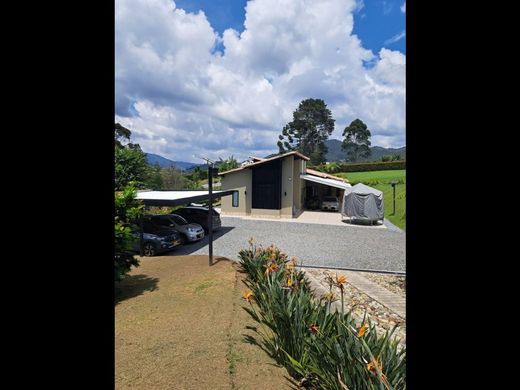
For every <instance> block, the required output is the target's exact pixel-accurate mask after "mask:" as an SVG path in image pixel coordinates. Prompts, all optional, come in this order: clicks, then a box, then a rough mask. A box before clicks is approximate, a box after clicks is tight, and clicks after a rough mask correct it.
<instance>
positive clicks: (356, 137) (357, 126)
mask: <svg viewBox="0 0 520 390" xmlns="http://www.w3.org/2000/svg"><path fill="white" fill-rule="evenodd" d="M343 136H344V137H345V138H344V139H343V143H342V145H341V148H342V149H343V150H344V151H345V152H346V154H347V161H350V162H356V161H357V160H358V159H359V158H361V157H363V158H366V157H369V156H370V153H371V150H370V145H371V142H370V137H371V136H372V134H371V133H370V130H369V129H368V127H367V125H366V124H365V123H363V121H362V120H360V119H355V120H353V121H352V122H351V123H350V125H349V126H347V127H345V130H343Z"/></svg>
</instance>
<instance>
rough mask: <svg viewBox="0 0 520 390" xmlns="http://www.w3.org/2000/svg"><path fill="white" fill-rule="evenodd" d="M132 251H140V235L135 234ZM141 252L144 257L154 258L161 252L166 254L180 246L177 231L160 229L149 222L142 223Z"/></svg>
mask: <svg viewBox="0 0 520 390" xmlns="http://www.w3.org/2000/svg"><path fill="white" fill-rule="evenodd" d="M135 238H136V239H135V242H134V250H135V251H136V252H140V251H141V247H140V233H139V232H138V233H136V234H135ZM143 241H144V243H143V252H144V255H145V256H155V255H156V254H159V253H162V252H168V251H170V250H172V249H173V248H175V247H176V246H177V245H180V244H182V239H181V236H180V234H179V232H178V231H176V230H174V229H168V228H162V227H160V226H157V225H155V224H153V223H152V222H151V221H149V220H145V221H143Z"/></svg>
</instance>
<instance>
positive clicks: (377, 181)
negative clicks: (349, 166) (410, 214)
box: [334, 169, 406, 230]
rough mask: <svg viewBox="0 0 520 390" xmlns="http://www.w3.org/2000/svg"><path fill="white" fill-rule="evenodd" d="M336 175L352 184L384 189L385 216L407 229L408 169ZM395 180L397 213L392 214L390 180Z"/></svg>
mask: <svg viewBox="0 0 520 390" xmlns="http://www.w3.org/2000/svg"><path fill="white" fill-rule="evenodd" d="M334 175H336V176H340V177H343V178H346V179H348V181H349V182H350V184H352V185H355V184H357V183H363V184H366V185H368V186H370V187H374V188H377V189H378V190H379V191H383V197H384V202H385V218H388V219H389V220H390V222H392V223H393V224H394V225H396V226H398V227H400V228H401V229H403V230H406V170H404V169H402V170H396V171H373V172H342V173H335V174H334ZM394 180H395V181H397V182H398V183H399V184H397V186H396V187H395V215H390V214H392V211H393V190H392V186H391V185H390V182H391V181H394Z"/></svg>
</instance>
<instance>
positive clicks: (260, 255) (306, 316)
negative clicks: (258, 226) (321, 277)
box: [239, 239, 406, 390]
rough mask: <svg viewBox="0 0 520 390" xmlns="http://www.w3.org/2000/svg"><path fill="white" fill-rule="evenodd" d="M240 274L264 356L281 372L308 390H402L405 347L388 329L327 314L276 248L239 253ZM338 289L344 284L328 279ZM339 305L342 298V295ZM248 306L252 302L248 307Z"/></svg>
mask: <svg viewBox="0 0 520 390" xmlns="http://www.w3.org/2000/svg"><path fill="white" fill-rule="evenodd" d="M239 258H240V271H241V272H243V273H245V274H246V278H245V281H244V283H245V284H246V286H247V287H248V288H249V289H250V291H248V292H246V293H245V294H244V299H246V300H247V301H249V302H250V304H251V306H250V308H246V311H247V312H248V313H249V314H250V315H251V316H252V317H253V319H255V321H257V322H258V323H259V324H260V327H261V328H262V329H261V331H258V333H259V334H260V336H261V337H262V339H263V342H264V345H265V347H266V348H267V350H268V351H269V353H270V354H271V355H272V356H273V357H274V358H275V359H276V360H277V361H278V363H280V364H283V365H284V366H285V367H286V368H287V371H288V372H289V373H290V375H292V376H293V377H295V378H296V379H299V380H300V381H301V384H302V386H305V387H306V388H313V389H337V390H342V389H345V388H348V389H350V390H354V389H376V388H379V389H383V388H387V389H390V388H393V389H404V388H406V349H405V348H403V349H401V350H399V348H398V346H397V344H398V341H397V340H396V339H395V338H392V334H393V331H394V330H395V328H394V329H393V330H392V331H391V332H386V334H385V335H383V336H379V335H377V333H376V331H375V327H374V326H373V325H372V324H371V323H370V322H369V321H368V322H367V323H363V325H362V326H361V327H358V326H357V324H356V322H355V321H354V319H353V317H352V315H351V313H350V312H347V313H343V312H341V313H340V312H331V310H330V308H331V301H332V298H331V297H329V298H327V299H326V300H325V303H328V304H325V305H322V304H321V302H320V301H318V300H317V299H316V298H314V297H313V294H312V291H311V289H310V286H309V282H308V280H307V279H306V277H305V274H304V272H302V271H298V270H296V269H295V265H296V259H294V258H293V259H291V261H289V260H288V257H287V255H286V254H284V253H281V252H280V251H279V250H278V249H277V248H276V247H274V246H271V247H269V248H267V249H263V248H257V247H256V246H254V245H253V243H252V239H251V240H250V247H249V249H244V250H241V251H240V253H239ZM331 283H334V284H336V285H337V286H338V287H340V290H341V291H343V288H342V287H341V286H343V283H344V280H341V278H337V279H336V280H331ZM342 301H343V295H342ZM253 302H254V303H255V304H253Z"/></svg>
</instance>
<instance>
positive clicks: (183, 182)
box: [161, 167, 199, 190]
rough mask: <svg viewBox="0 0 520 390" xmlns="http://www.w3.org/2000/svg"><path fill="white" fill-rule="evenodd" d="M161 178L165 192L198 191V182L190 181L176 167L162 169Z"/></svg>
mask: <svg viewBox="0 0 520 390" xmlns="http://www.w3.org/2000/svg"><path fill="white" fill-rule="evenodd" d="M161 176H162V183H163V184H162V188H163V189H164V190H196V189H197V188H198V186H199V184H198V181H197V180H190V179H189V178H188V175H186V176H185V175H183V174H182V172H181V171H179V170H178V169H177V168H175V167H168V168H164V169H162V170H161Z"/></svg>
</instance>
